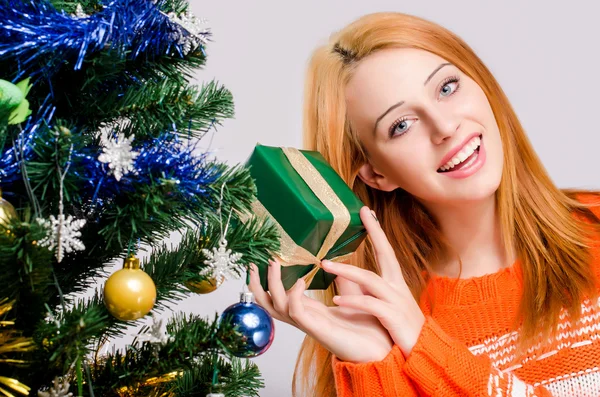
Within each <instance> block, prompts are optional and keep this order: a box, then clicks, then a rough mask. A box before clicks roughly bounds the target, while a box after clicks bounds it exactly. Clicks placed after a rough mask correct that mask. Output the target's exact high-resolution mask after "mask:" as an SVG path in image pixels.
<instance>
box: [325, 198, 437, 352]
mask: <svg viewBox="0 0 600 397" xmlns="http://www.w3.org/2000/svg"><path fill="white" fill-rule="evenodd" d="M360 216H361V220H362V221H363V224H364V225H365V227H366V229H367V232H368V233H369V236H370V237H371V241H372V242H373V248H374V250H375V257H376V260H377V264H378V266H379V269H380V271H381V276H378V275H377V274H376V273H373V272H370V271H368V270H365V269H361V268H358V267H356V266H351V265H347V264H343V263H334V262H331V261H323V262H322V266H323V269H325V271H327V272H328V273H333V274H336V275H337V276H338V277H343V278H345V279H347V280H349V281H351V282H354V283H356V284H358V285H359V286H360V288H361V290H362V291H364V292H366V294H344V295H342V296H336V297H334V299H333V302H334V303H336V304H337V305H339V306H340V307H344V308H348V309H354V310H358V311H362V312H366V313H370V314H372V315H373V316H375V317H377V318H378V319H379V321H380V322H381V324H382V325H383V326H384V327H385V328H386V329H387V330H388V332H389V334H390V336H391V337H392V339H393V341H394V343H395V344H397V345H398V347H400V350H402V352H403V353H404V356H405V357H407V356H408V355H409V354H410V352H411V351H412V348H413V346H414V345H415V343H416V342H417V339H418V337H419V334H420V333H421V329H422V328H423V324H424V323H425V316H424V315H423V312H422V311H421V308H420V307H419V304H418V303H417V302H416V300H415V299H414V297H413V296H412V294H411V292H410V290H409V288H408V286H407V285H406V282H405V281H404V277H403V275H402V270H401V268H400V264H399V263H398V260H397V259H396V255H395V253H394V250H393V248H392V246H391V245H390V243H389V241H388V239H387V237H386V236H385V233H384V232H383V229H381V226H380V224H379V222H378V221H377V220H376V219H375V216H374V215H373V216H371V215H370V211H369V209H368V208H367V207H363V208H361V211H360Z"/></svg>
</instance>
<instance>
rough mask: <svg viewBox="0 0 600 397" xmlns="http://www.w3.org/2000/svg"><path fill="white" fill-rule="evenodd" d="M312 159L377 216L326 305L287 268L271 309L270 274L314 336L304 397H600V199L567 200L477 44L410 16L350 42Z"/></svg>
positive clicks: (309, 87)
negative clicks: (318, 157)
mask: <svg viewBox="0 0 600 397" xmlns="http://www.w3.org/2000/svg"><path fill="white" fill-rule="evenodd" d="M305 148H306V149H309V150H318V151H319V152H320V153H322V154H323V156H324V157H325V158H326V159H327V160H328V161H329V162H330V164H331V165H332V166H333V167H334V168H335V169H336V171H337V172H338V173H339V174H340V175H341V176H342V178H344V180H345V181H346V182H347V183H348V185H349V186H351V187H352V189H353V190H354V192H355V193H356V194H357V195H358V196H359V197H360V198H361V200H362V201H363V202H364V203H365V205H366V206H365V207H364V208H363V209H362V210H361V219H362V221H363V223H364V224H365V227H366V228H367V231H368V234H369V238H368V239H366V240H365V242H364V243H363V244H362V245H361V247H360V248H359V249H358V251H357V252H356V254H355V256H354V258H353V262H352V264H350V265H347V264H346V265H345V264H336V263H328V262H327V261H324V262H323V263H322V266H323V268H324V269H325V270H327V271H328V272H330V273H334V274H336V275H337V278H336V280H335V283H334V284H333V285H332V286H331V287H330V288H329V289H328V290H326V291H320V293H316V294H315V296H316V299H311V298H310V297H308V296H306V295H305V294H304V291H305V285H304V283H303V282H302V281H299V282H298V283H296V285H295V286H294V287H293V288H291V289H290V290H289V291H285V290H284V288H283V286H282V283H281V280H280V277H281V273H280V265H279V263H278V262H277V261H276V260H275V261H272V262H271V266H270V269H269V275H268V279H269V286H270V288H269V292H265V291H264V290H262V288H261V286H260V283H259V282H258V279H257V275H256V273H255V272H256V270H255V267H254V271H253V272H252V274H251V281H250V290H251V291H252V292H253V293H254V294H255V296H256V300H257V302H258V303H259V304H260V305H262V306H264V307H265V308H266V309H267V310H269V312H270V313H271V314H272V315H273V317H275V318H276V319H279V320H281V321H285V322H287V323H289V324H292V325H294V326H296V327H297V328H299V329H301V330H302V331H304V332H305V333H306V334H307V337H306V339H305V341H304V343H303V345H302V349H301V351H300V354H299V357H298V362H297V365H296V372H295V374H294V390H293V394H294V395H295V396H296V395H302V396H318V397H323V396H334V395H336V394H337V395H338V396H433V395H435V396H574V395H577V396H592V395H593V396H598V395H600V341H599V337H600V306H599V305H598V289H599V288H598V287H599V285H600V284H599V283H598V280H599V279H600V278H599V276H600V227H599V226H598V225H599V224H600V220H599V219H598V217H597V216H598V215H600V194H598V193H597V192H591V191H581V190H579V191H575V190H564V189H558V188H557V187H556V186H555V185H554V184H553V183H552V181H551V179H550V178H549V176H548V174H547V173H546V171H545V170H544V168H543V166H542V164H541V163H540V161H539V159H538V157H537V156H536V154H535V152H534V150H533V148H532V146H531V144H530V142H529V140H528V139H527V137H526V135H525V132H524V131H523V127H522V126H521V124H520V123H519V120H518V119H517V116H516V115H515V112H514V111H513V109H512V107H511V105H510V103H509V101H508V99H507V98H506V96H505V94H504V93H503V91H502V89H501V88H500V86H499V85H498V83H497V81H496V80H495V79H494V77H493V76H492V74H491V73H490V71H489V70H488V69H487V68H486V66H485V65H484V64H483V63H482V61H481V60H480V59H479V58H478V57H477V56H476V55H475V54H474V52H473V51H472V49H471V48H469V46H468V45H467V44H466V43H465V42H464V41H462V40H461V39H460V38H459V37H457V36H456V35H454V34H453V33H451V32H450V31H448V30H446V29H444V28H443V27H441V26H439V25H436V24H434V23H432V22H429V21H426V20H424V19H421V18H417V17H415V16H410V15H406V14H401V13H376V14H371V15H367V16H364V17H362V18H360V19H359V20H357V21H355V22H353V23H352V24H350V25H349V26H347V27H346V28H344V29H343V30H341V31H340V32H338V33H336V34H334V35H333V36H332V37H331V41H330V43H329V44H327V45H325V46H323V47H321V48H319V49H317V50H316V52H315V53H314V55H313V57H312V60H311V62H310V66H309V70H308V78H307V82H306V98H305ZM370 210H373V211H374V213H373V216H371V212H370ZM377 219H378V220H377ZM334 295H339V297H337V298H336V299H333V296H334ZM297 383H300V386H303V392H302V394H299V392H298V390H297Z"/></svg>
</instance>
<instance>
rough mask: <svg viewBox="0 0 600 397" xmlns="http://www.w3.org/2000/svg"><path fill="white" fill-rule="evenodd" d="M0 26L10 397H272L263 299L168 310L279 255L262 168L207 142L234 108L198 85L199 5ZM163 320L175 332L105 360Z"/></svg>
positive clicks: (92, 11)
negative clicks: (253, 172) (258, 175)
mask: <svg viewBox="0 0 600 397" xmlns="http://www.w3.org/2000/svg"><path fill="white" fill-rule="evenodd" d="M0 21H2V23H1V25H0V188H1V196H0V197H1V198H0V287H1V288H0V316H1V317H0V395H6V396H11V395H27V394H29V395H39V396H68V395H85V396H137V395H140V396H142V395H143V396H149V395H153V396H203V397H204V396H206V395H220V394H219V393H221V394H223V395H226V396H256V395H258V390H259V389H260V388H261V387H263V386H264V385H263V383H262V379H261V378H260V373H259V370H258V368H257V367H256V365H255V364H253V363H252V362H251V361H250V360H249V359H248V358H249V357H254V356H256V355H258V354H261V353H263V352H264V351H265V350H266V349H267V348H268V347H269V345H270V344H271V342H272V340H273V320H272V319H271V318H270V317H269V316H268V313H266V312H265V311H264V309H262V308H260V306H258V305H256V304H255V303H253V301H252V296H251V294H250V293H246V294H244V293H242V298H240V302H237V303H233V304H232V306H230V308H228V309H227V310H226V311H224V312H223V313H221V314H220V315H219V314H218V313H215V316H214V318H201V317H199V316H197V315H193V314H190V313H172V312H171V311H170V309H169V308H168V305H169V303H173V302H176V301H178V300H180V299H182V298H184V297H185V296H186V295H188V294H191V293H206V292H210V291H211V290H214V289H215V288H217V287H218V286H219V285H220V284H221V283H222V282H223V281H224V279H226V278H229V277H232V278H238V277H245V278H246V280H247V271H248V268H249V264H250V263H256V264H259V263H261V264H265V263H266V262H267V260H268V259H269V258H270V257H271V256H272V253H273V252H276V250H277V249H278V248H279V246H278V245H279V240H278V236H277V231H276V229H275V228H274V227H273V225H272V224H271V223H269V222H267V221H259V220H258V219H256V218H255V217H252V216H250V217H248V214H249V213H250V209H251V203H252V202H253V201H254V200H255V196H256V187H255V184H254V180H253V179H252V178H251V176H250V173H249V170H248V167H245V166H241V165H235V166H229V165H227V164H224V163H221V162H219V161H217V160H216V159H215V158H213V157H212V155H211V153H210V152H209V151H203V150H200V149H199V148H198V142H201V141H202V140H203V138H204V137H205V136H206V135H207V134H209V133H211V132H213V131H214V127H215V126H217V125H219V124H220V123H221V122H222V120H224V119H227V118H230V117H232V116H233V101H232V95H231V93H230V92H229V91H228V90H227V89H226V88H225V87H223V86H222V85H220V84H219V83H217V82H215V81H213V80H211V81H209V82H208V83H204V84H202V85H201V86H194V85H190V83H189V81H190V79H191V78H192V77H193V72H195V71H197V70H199V69H201V68H202V66H203V65H204V64H205V62H206V57H207V53H206V49H207V45H208V44H209V42H210V40H211V34H210V31H209V29H208V28H207V27H206V26H205V22H204V21H202V20H199V19H197V18H196V17H195V16H194V15H192V14H191V13H190V12H189V10H188V4H187V2H185V1H184V0H164V1H162V0H159V1H152V0H105V1H102V0H79V1H78V2H75V1H59V0H0ZM173 232H180V233H181V235H182V239H181V242H180V243H179V245H177V246H176V247H171V246H170V245H167V244H166V243H165V239H166V238H168V237H169V235H170V234H171V233H173ZM144 247H148V250H149V252H150V254H149V256H148V258H149V259H147V260H144V261H143V262H142V263H140V259H139V256H140V250H142V249H144ZM115 261H118V262H119V263H122V264H123V269H121V270H118V271H114V272H110V273H109V272H107V271H106V268H107V266H108V265H109V264H110V263H114V262H115ZM98 280H100V281H98ZM94 286H96V293H95V294H94V296H92V297H91V298H89V299H82V298H77V297H76V295H77V294H79V293H81V292H82V291H86V290H88V289H89V288H91V287H94ZM234 298H235V297H234ZM159 312H161V317H163V318H164V317H165V316H167V314H169V316H167V317H168V318H169V320H168V321H167V322H166V326H165V328H166V331H161V330H162V327H161V322H155V323H154V324H153V325H152V326H145V327H143V328H142V330H141V331H140V335H139V338H136V340H134V342H133V343H132V344H131V345H130V346H128V347H127V348H126V349H124V350H115V351H112V352H105V351H104V350H106V349H103V346H106V344H107V343H109V342H110V341H111V340H113V339H114V338H116V337H119V336H122V335H124V334H125V332H126V330H127V329H128V327H130V326H135V325H136V324H140V322H141V321H142V320H143V319H147V317H146V316H151V315H153V313H159ZM245 315H252V316H253V319H254V320H255V324H252V327H254V328H250V325H249V324H242V323H243V321H240V320H241V319H242V320H243V318H244V316H245ZM257 327H258V328H257ZM71 393H72V394H71Z"/></svg>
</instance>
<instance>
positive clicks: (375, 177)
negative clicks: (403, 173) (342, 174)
mask: <svg viewBox="0 0 600 397" xmlns="http://www.w3.org/2000/svg"><path fill="white" fill-rule="evenodd" d="M358 177H359V178H360V180H361V181H363V182H364V183H366V184H367V185H369V186H370V187H372V188H373V189H377V190H383V191H384V192H391V191H392V190H395V189H396V188H398V185H395V184H393V183H392V182H390V180H389V179H388V178H387V177H386V176H385V175H383V174H380V173H379V172H377V170H376V169H375V168H373V166H372V165H371V164H370V163H369V162H366V163H364V164H363V165H361V167H360V168H359V169H358Z"/></svg>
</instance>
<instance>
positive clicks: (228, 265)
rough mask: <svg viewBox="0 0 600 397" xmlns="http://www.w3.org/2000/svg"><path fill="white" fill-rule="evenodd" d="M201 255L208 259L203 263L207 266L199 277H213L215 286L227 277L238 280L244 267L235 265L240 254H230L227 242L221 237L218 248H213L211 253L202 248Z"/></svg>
mask: <svg viewBox="0 0 600 397" xmlns="http://www.w3.org/2000/svg"><path fill="white" fill-rule="evenodd" d="M202 253H203V254H204V255H206V256H207V258H208V259H206V260H205V261H204V263H205V264H207V265H208V266H207V267H206V268H204V269H202V271H201V272H200V275H202V276H209V277H210V276H212V277H215V279H216V280H217V285H220V284H221V283H222V282H223V281H224V280H225V279H226V278H229V277H231V278H235V279H239V278H240V276H239V275H240V274H241V273H242V272H243V271H244V266H243V265H241V264H239V263H237V261H239V260H240V258H241V257H242V254H240V253H237V252H236V253H233V254H232V253H231V250H230V249H229V248H227V240H225V238H223V237H222V238H221V240H220V241H219V248H215V247H213V249H212V251H209V250H207V249H206V248H202Z"/></svg>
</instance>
